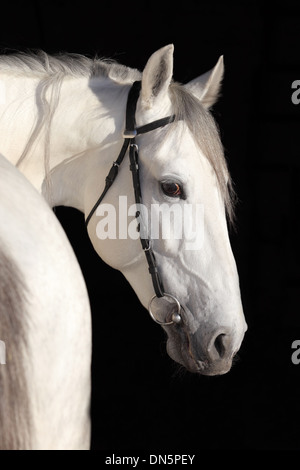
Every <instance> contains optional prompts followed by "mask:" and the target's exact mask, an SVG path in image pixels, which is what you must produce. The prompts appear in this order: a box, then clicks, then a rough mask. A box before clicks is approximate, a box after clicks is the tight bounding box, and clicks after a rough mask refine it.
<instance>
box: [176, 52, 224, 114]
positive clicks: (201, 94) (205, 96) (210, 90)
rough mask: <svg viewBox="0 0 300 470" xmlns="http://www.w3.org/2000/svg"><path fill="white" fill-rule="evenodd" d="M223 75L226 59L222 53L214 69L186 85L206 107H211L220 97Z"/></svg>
mask: <svg viewBox="0 0 300 470" xmlns="http://www.w3.org/2000/svg"><path fill="white" fill-rule="evenodd" d="M223 75H224V61H223V56H222V55H221V57H220V58H219V60H218V62H217V63H216V65H215V66H214V68H213V69H212V70H209V72H206V73H204V74H203V75H200V77H197V78H195V79H194V80H192V81H191V82H189V83H187V84H186V85H185V87H186V88H187V89H188V90H189V91H190V92H191V93H193V95H195V96H196V97H197V98H198V99H199V100H200V101H201V103H202V104H203V106H204V107H205V108H211V107H212V106H213V105H214V104H215V102H216V101H217V99H218V97H219V93H220V89H221V82H222V79H223Z"/></svg>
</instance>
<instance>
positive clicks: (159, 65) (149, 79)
mask: <svg viewBox="0 0 300 470" xmlns="http://www.w3.org/2000/svg"><path fill="white" fill-rule="evenodd" d="M173 53H174V46H173V44H169V45H168V46H165V47H162V48H161V49H159V50H158V51H156V52H154V54H152V56H151V57H150V59H149V60H148V62H147V64H146V66H145V68H144V71H143V76H142V91H141V100H142V104H143V106H145V108H148V109H149V108H152V106H154V104H155V102H156V100H157V99H158V98H160V99H161V98H162V97H163V95H164V94H167V92H168V88H169V86H170V83H171V80H172V76H173Z"/></svg>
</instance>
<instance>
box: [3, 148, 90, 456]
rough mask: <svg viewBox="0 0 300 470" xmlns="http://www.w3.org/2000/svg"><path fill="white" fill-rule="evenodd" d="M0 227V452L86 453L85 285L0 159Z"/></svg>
mask: <svg viewBox="0 0 300 470" xmlns="http://www.w3.org/2000/svg"><path fill="white" fill-rule="evenodd" d="M0 221H1V222H0V341H1V342H2V343H1V344H5V354H6V358H5V359H6V360H5V364H3V362H4V361H2V364H0V387H1V388H0V448H34V449H39V448H47V449H59V448H62V449H68V448H86V447H88V446H89V433H90V425H89V401H90V400H89V398H90V361H91V325H90V309H89V302H88V296H87V291H86V287H85V283H84V280H83V277H82V274H81V271H80V268H79V265H78V262H77V260H76V258H75V255H74V253H73V250H72V248H71V246H70V244H69V242H68V240H67V237H66V235H65V233H64V231H63V229H62V228H61V226H60V224H59V223H58V221H57V219H56V217H55V216H54V214H53V212H52V211H51V209H50V208H49V207H48V205H47V204H46V202H45V201H44V199H43V198H42V197H41V196H40V195H39V193H38V192H37V191H36V190H35V189H34V187H33V186H32V185H31V184H30V183H29V182H28V181H27V180H26V179H25V177H24V176H23V175H22V174H21V173H20V172H19V171H18V170H17V169H16V168H15V167H14V166H12V165H11V164H10V163H8V162H7V160H6V159H5V158H4V157H2V156H0Z"/></svg>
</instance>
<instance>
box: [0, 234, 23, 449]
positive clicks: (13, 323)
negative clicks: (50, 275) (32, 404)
mask: <svg viewBox="0 0 300 470" xmlns="http://www.w3.org/2000/svg"><path fill="white" fill-rule="evenodd" d="M25 291H26V289H25V286H24V284H23V280H22V276H21V273H20V271H19V269H18V267H17V265H16V263H15V261H14V260H13V259H12V258H11V257H10V256H9V255H8V254H6V253H5V252H4V248H3V243H2V241H1V243H0V339H1V341H3V342H4V343H5V346H6V364H0V450H16V449H28V448H29V447H30V445H29V436H30V420H29V400H28V390H27V380H26V377H25V364H24V361H25V360H26V335H25V331H26V329H25V321H26V318H25V312H26V305H25Z"/></svg>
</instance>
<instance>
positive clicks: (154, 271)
mask: <svg viewBox="0 0 300 470" xmlns="http://www.w3.org/2000/svg"><path fill="white" fill-rule="evenodd" d="M140 90H141V82H140V81H137V82H134V83H133V85H132V87H131V89H130V91H129V94H128V99H127V107H126V127H125V131H124V133H123V137H124V143H123V146H122V148H121V151H120V153H119V156H118V158H117V160H116V161H115V162H113V166H112V167H111V169H110V171H109V173H108V175H107V177H106V179H105V187H104V190H103V192H102V194H101V196H100V197H99V199H98V200H97V202H96V203H95V205H94V206H93V208H92V209H91V211H90V213H89V215H88V217H87V218H86V221H85V224H86V227H87V226H88V224H89V222H90V220H91V218H92V216H93V215H94V213H95V211H96V209H97V208H98V206H99V205H100V204H101V202H102V200H103V198H104V196H105V195H106V193H107V191H108V190H109V188H110V187H111V186H112V184H113V182H114V181H115V179H116V177H117V175H118V171H119V167H120V165H121V163H122V161H123V159H124V157H125V155H126V152H127V150H128V147H129V160H130V170H131V172H132V182H133V189H134V195H135V202H136V205H137V207H140V205H141V203H142V192H141V184H140V173H139V161H138V157H139V153H138V151H139V148H138V145H137V144H136V141H135V137H136V136H137V135H140V134H145V133H147V132H150V131H153V130H155V129H159V128H161V127H164V126H166V125H167V124H170V123H172V122H173V121H174V120H175V115H172V116H168V117H165V118H163V119H158V120H157V121H153V122H151V123H149V124H146V125H144V126H141V127H136V124H135V112H136V105H137V101H138V98H139V94H140ZM136 218H140V220H141V214H140V212H139V211H137V212H136ZM138 231H139V232H140V241H141V244H142V248H143V250H144V253H145V256H146V259H147V263H148V268H149V273H150V275H151V278H152V283H153V288H154V292H155V295H154V296H153V297H152V299H151V300H150V302H149V306H148V309H149V313H150V316H151V318H152V319H153V320H154V321H155V322H156V323H159V324H160V325H163V326H166V325H172V324H173V323H177V324H178V323H181V321H182V318H181V315H180V312H181V305H180V303H179V301H178V300H177V299H176V297H174V296H173V295H171V294H167V293H166V292H165V291H164V287H163V282H162V279H161V277H160V274H159V271H158V268H157V264H156V260H155V256H154V252H153V249H152V246H151V239H150V238H144V237H143V236H142V232H141V227H140V224H138ZM162 297H164V298H166V299H169V300H171V301H172V302H174V303H175V306H176V312H174V313H173V314H172V317H171V318H170V320H169V321H164V322H163V321H160V320H158V319H157V318H156V317H155V315H154V311H153V310H154V309H153V302H154V300H155V299H156V298H162Z"/></svg>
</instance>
